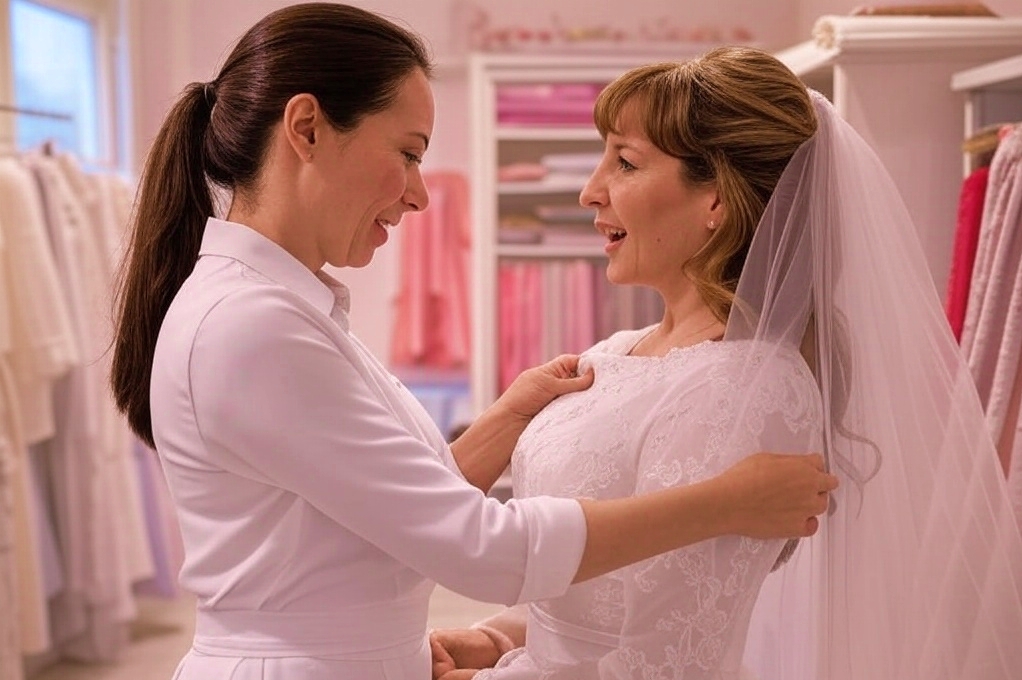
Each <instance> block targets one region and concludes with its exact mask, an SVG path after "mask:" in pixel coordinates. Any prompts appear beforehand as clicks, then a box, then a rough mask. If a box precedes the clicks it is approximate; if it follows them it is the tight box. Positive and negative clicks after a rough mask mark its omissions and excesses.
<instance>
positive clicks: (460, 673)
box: [429, 628, 501, 680]
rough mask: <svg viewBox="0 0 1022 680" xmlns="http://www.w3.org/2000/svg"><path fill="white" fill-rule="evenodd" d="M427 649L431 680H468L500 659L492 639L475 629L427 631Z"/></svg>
mask: <svg viewBox="0 0 1022 680" xmlns="http://www.w3.org/2000/svg"><path fill="white" fill-rule="evenodd" d="M429 646H430V651H431V652H432V654H433V680H462V679H464V678H471V677H472V676H473V675H475V674H476V672H477V671H478V669H480V668H491V667H492V666H493V665H494V664H495V663H497V660H498V659H499V658H500V656H501V652H500V650H499V649H498V648H497V645H496V644H495V643H494V641H493V638H491V637H490V636H489V635H487V634H486V633H485V632H483V631H481V630H479V629H476V628H448V629H440V630H434V631H431V632H430V634H429ZM465 673H470V674H465Z"/></svg>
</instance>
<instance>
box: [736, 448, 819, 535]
mask: <svg viewBox="0 0 1022 680" xmlns="http://www.w3.org/2000/svg"><path fill="white" fill-rule="evenodd" d="M719 479H720V481H721V482H724V483H725V484H727V485H728V486H729V487H730V488H729V493H728V497H729V498H730V501H729V503H728V505H729V506H730V507H729V508H728V509H729V510H731V512H732V513H733V514H732V518H731V519H732V520H733V522H734V523H733V527H734V531H733V533H736V534H741V535H744V536H751V537H753V538H797V537H800V536H812V535H813V534H814V533H816V530H817V529H818V528H819V526H820V523H819V520H817V519H816V515H820V514H823V513H824V512H825V511H826V510H827V506H828V503H829V494H830V492H831V491H833V490H834V489H836V488H837V485H838V480H837V477H835V476H834V475H831V474H827V473H826V472H824V462H823V457H822V456H820V455H819V454H812V455H808V456H806V455H784V454H775V453H757V454H755V455H752V456H749V457H748V458H745V459H743V460H741V461H739V462H738V463H736V464H735V465H733V466H731V467H730V468H728V469H727V470H725V471H724V472H723V473H722V474H721V475H720V478H719Z"/></svg>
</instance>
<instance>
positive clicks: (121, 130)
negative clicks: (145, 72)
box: [0, 0, 131, 170]
mask: <svg viewBox="0 0 1022 680" xmlns="http://www.w3.org/2000/svg"><path fill="white" fill-rule="evenodd" d="M28 1H29V2H32V3H34V4H37V5H41V6H43V7H49V8H51V9H54V10H56V11H58V12H65V13H68V14H74V15H77V16H79V17H81V18H83V19H85V20H87V21H89V22H91V23H92V25H93V26H94V27H95V59H96V63H95V68H96V87H97V91H98V93H99V101H98V102H97V105H98V106H97V119H98V121H99V130H98V148H99V155H98V157H96V158H83V159H81V160H82V162H83V163H85V164H86V165H92V166H100V167H104V168H108V169H117V170H126V169H127V167H128V165H129V158H130V157H129V151H130V148H129V141H130V139H131V118H130V115H129V114H130V110H129V106H128V103H129V102H130V97H129V96H128V88H129V86H130V79H129V78H128V70H127V63H128V62H127V57H128V54H127V50H126V47H125V46H126V44H127V40H126V30H125V28H126V21H125V15H126V9H127V8H126V2H127V0H28ZM11 30H12V27H11V0H0V103H3V104H7V105H17V102H16V101H15V97H14V55H13V48H14V39H13V35H12V33H11ZM15 118H16V116H15V115H14V114H11V113H0V146H3V147H7V148H14V147H15V145H16V137H15V132H16V128H15Z"/></svg>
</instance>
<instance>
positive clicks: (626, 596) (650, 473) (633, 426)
mask: <svg viewBox="0 0 1022 680" xmlns="http://www.w3.org/2000/svg"><path fill="white" fill-rule="evenodd" d="M649 330H650V329H643V330H640V331H623V332H620V333H617V334H615V335H614V336H612V337H611V338H609V339H607V340H605V341H603V342H601V343H599V344H597V345H595V346H594V347H593V348H592V349H590V350H588V351H587V352H585V353H584V355H583V365H582V368H583V369H584V368H585V367H586V366H592V367H593V368H594V369H595V375H596V380H595V384H594V385H593V387H592V388H591V389H589V390H587V391H585V392H581V393H576V394H570V395H567V396H564V397H561V398H559V399H557V400H556V401H555V402H554V403H552V404H551V405H550V406H548V407H547V408H546V409H544V411H543V412H542V413H540V414H539V415H538V416H537V417H536V418H535V419H534V420H533V422H532V423H531V424H530V426H529V427H528V429H527V430H526V431H525V433H524V434H523V435H522V437H521V439H520V441H519V444H518V448H517V449H516V451H515V454H514V458H513V476H514V486H515V495H516V496H518V497H526V496H535V495H540V494H544V495H553V496H566V497H587V498H617V497H622V496H629V495H633V494H636V493H643V492H648V491H653V490H656V489H660V488H664V487H668V486H675V485H679V484H689V483H692V482H695V481H698V480H702V479H706V478H708V477H712V476H714V475H716V474H717V473H719V472H721V471H723V470H724V469H725V468H726V467H728V466H730V465H731V464H732V463H734V462H736V461H738V460H739V459H741V458H742V457H744V456H746V455H749V454H751V453H753V452H756V451H760V450H769V451H778V452H805V451H820V450H822V434H821V433H822V425H821V422H822V415H821V414H822V407H821V402H820V396H819V392H818V390H817V387H816V383H815V382H814V379H813V376H812V374H811V373H810V371H809V368H808V366H807V365H806V364H805V362H804V361H803V359H802V357H801V356H800V355H799V354H798V353H797V352H795V351H794V350H791V351H788V350H782V351H780V352H779V351H778V348H777V347H776V346H771V347H766V346H760V345H757V344H756V343H754V342H752V341H724V342H703V343H701V344H698V345H694V346H692V347H688V348H684V349H674V350H672V351H671V352H670V353H668V354H667V355H666V356H664V357H639V356H630V355H628V352H629V351H630V350H631V348H632V347H633V346H634V345H635V343H636V342H638V340H639V339H640V338H641V337H642V335H643V334H644V333H646V332H648V331H649ZM750 372H754V373H755V376H753V375H751V373H750ZM753 377H755V380H753ZM752 384H755V385H757V386H759V387H757V388H756V389H754V390H753V389H750V388H749V385H752ZM739 414H741V415H740V416H739ZM739 418H741V420H742V421H743V422H739ZM679 521H684V520H683V518H679ZM782 547H783V541H756V540H751V539H747V538H741V537H735V536H730V537H724V538H720V539H717V540H713V541H706V542H703V543H700V544H697V545H695V546H692V547H690V548H686V549H683V550H678V551H675V552H673V553H668V554H665V555H662V556H660V557H657V558H654V559H651V560H647V561H645V562H640V563H638V564H636V565H633V566H631V567H628V568H625V569H621V570H619V571H617V572H613V573H611V574H608V575H606V576H603V577H600V578H596V579H592V580H590V581H586V582H584V583H580V584H577V585H575V586H572V587H571V588H570V589H569V591H568V592H567V593H566V594H565V595H564V596H563V597H560V598H558V599H555V600H547V601H543V602H539V603H535V604H533V605H531V606H530V607H529V612H528V629H527V630H528V633H527V640H526V646H525V647H524V648H520V649H516V650H513V651H512V652H509V653H508V654H506V655H505V656H504V657H503V658H502V659H501V660H500V662H499V663H498V664H497V666H496V668H493V669H488V670H484V671H482V672H480V673H479V674H477V675H476V678H475V680H538V679H540V678H543V679H544V680H545V679H557V680H567V679H569V678H570V679H572V680H583V679H584V680H607V679H610V678H636V679H642V680H660V679H666V678H684V679H685V680H695V679H699V680H709V679H711V678H712V679H714V680H720V679H724V678H738V677H740V674H741V661H742V652H743V648H744V646H745V637H746V632H747V630H748V624H749V619H750V616H751V613H752V608H753V604H754V603H755V600H756V595H757V592H758V591H759V588H760V585H761V584H762V582H763V580H764V578H765V577H766V576H767V574H768V573H769V572H770V568H771V567H772V566H773V565H774V563H775V561H776V560H777V557H778V555H779V553H780V551H781V549H782Z"/></svg>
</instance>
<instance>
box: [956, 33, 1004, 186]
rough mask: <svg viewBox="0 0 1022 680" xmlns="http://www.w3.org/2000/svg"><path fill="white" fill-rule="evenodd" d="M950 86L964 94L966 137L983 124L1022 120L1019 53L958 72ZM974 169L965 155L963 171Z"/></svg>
mask: <svg viewBox="0 0 1022 680" xmlns="http://www.w3.org/2000/svg"><path fill="white" fill-rule="evenodd" d="M1020 49H1022V46H1020ZM951 89H952V90H954V91H955V92H962V93H964V94H965V105H964V114H965V128H964V132H965V137H966V138H968V137H971V136H972V135H973V134H975V133H976V132H979V131H980V130H981V129H983V128H984V127H986V126H987V125H993V124H996V123H1010V122H1016V123H1018V122H1022V54H1018V55H1016V56H1014V57H1009V58H1007V59H1000V60H998V61H995V62H991V63H989V64H983V65H982V66H977V67H975V68H971V69H968V70H965V71H960V72H958V73H956V74H955V75H954V76H953V77H952V78H951ZM974 169H975V168H973V167H972V158H971V157H970V156H966V157H965V160H964V172H965V174H966V175H968V174H969V173H970V172H972V170H974Z"/></svg>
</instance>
